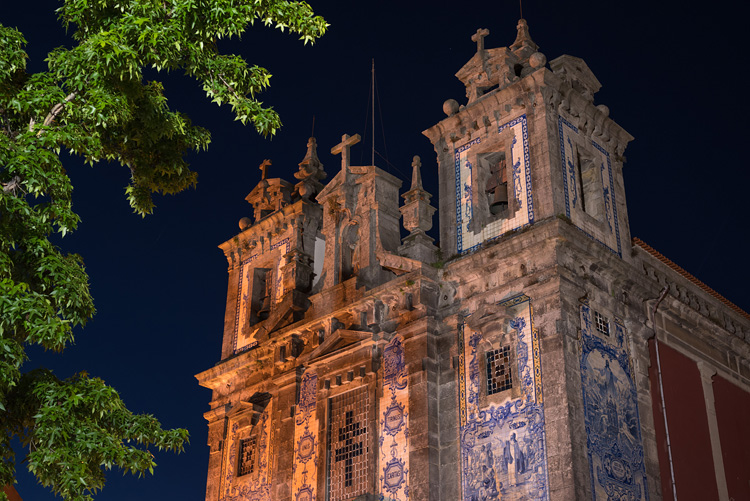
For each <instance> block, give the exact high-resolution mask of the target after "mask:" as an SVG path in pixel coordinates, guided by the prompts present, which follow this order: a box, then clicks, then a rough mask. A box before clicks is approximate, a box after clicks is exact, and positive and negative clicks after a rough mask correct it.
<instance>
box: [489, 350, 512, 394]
mask: <svg viewBox="0 0 750 501" xmlns="http://www.w3.org/2000/svg"><path fill="white" fill-rule="evenodd" d="M512 387H513V378H512V376H511V372H510V346H503V347H502V348H499V349H497V350H492V351H488V352H487V395H494V394H495V393H500V392H501V391H505V390H510V389H511V388H512Z"/></svg>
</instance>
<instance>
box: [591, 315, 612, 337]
mask: <svg viewBox="0 0 750 501" xmlns="http://www.w3.org/2000/svg"><path fill="white" fill-rule="evenodd" d="M594 324H595V325H596V330H597V331H599V332H601V333H602V334H604V335H605V336H609V320H608V319H607V317H605V316H604V315H602V314H601V313H599V312H598V311H594Z"/></svg>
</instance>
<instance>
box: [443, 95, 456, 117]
mask: <svg viewBox="0 0 750 501" xmlns="http://www.w3.org/2000/svg"><path fill="white" fill-rule="evenodd" d="M443 112H444V113H445V114H446V115H448V116H451V115H455V114H456V113H458V101H456V100H455V99H448V100H447V101H446V102H444V103H443Z"/></svg>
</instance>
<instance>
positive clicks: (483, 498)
mask: <svg viewBox="0 0 750 501" xmlns="http://www.w3.org/2000/svg"><path fill="white" fill-rule="evenodd" d="M497 306H498V307H499V308H505V309H506V312H508V314H509V315H510V318H511V320H510V321H509V325H508V328H509V329H510V330H512V331H514V333H515V337H516V341H517V342H516V346H515V347H514V348H515V350H516V351H515V355H516V356H515V360H516V366H515V367H514V370H516V371H517V374H518V378H517V379H518V384H520V387H521V388H520V389H521V393H520V396H519V397H513V396H512V394H511V392H507V395H508V396H507V398H505V399H504V400H502V401H499V402H497V403H492V404H488V405H486V406H482V405H481V404H480V391H481V380H480V378H481V377H482V374H483V369H484V367H483V366H481V362H480V360H481V358H482V355H481V352H480V351H479V346H480V343H481V344H482V345H483V346H486V343H482V335H481V334H480V333H478V332H473V331H471V330H470V329H469V328H468V326H466V324H465V323H462V324H460V325H459V350H460V352H459V371H460V374H461V377H460V379H459V392H460V406H459V407H460V413H461V415H460V423H461V424H460V432H459V433H460V437H459V440H460V448H461V488H462V492H463V494H462V499H463V500H464V501H488V500H500V499H502V500H504V501H511V500H512V501H531V500H547V499H549V487H548V478H547V457H546V450H545V447H546V445H545V434H544V408H543V400H542V383H541V369H540V358H539V339H538V332H536V330H535V329H534V328H533V318H532V315H533V314H532V309H531V303H530V300H529V298H528V297H527V296H525V295H520V296H515V297H512V298H510V299H506V300H503V301H501V302H499V303H498V304H497Z"/></svg>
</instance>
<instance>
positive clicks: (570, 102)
mask: <svg viewBox="0 0 750 501" xmlns="http://www.w3.org/2000/svg"><path fill="white" fill-rule="evenodd" d="M488 36H489V30H486V29H480V30H477V32H476V33H475V34H474V35H473V36H472V41H474V42H476V44H477V52H476V53H475V54H474V56H473V57H472V58H471V59H470V60H469V61H468V62H467V63H466V64H465V65H464V66H463V67H462V68H461V69H460V70H459V71H458V73H456V77H458V79H459V80H461V82H463V84H464V85H465V86H466V104H463V105H460V104H459V103H458V102H457V101H456V100H454V99H448V100H447V101H445V103H444V104H443V111H444V112H445V114H446V115H447V118H445V119H443V120H442V121H441V122H439V123H438V124H436V125H434V126H433V127H431V128H429V129H427V130H426V131H424V134H425V135H426V136H427V137H428V138H429V139H430V141H431V142H432V144H433V145H434V147H435V151H436V153H437V157H438V164H439V167H438V173H439V179H440V209H439V211H440V212H439V220H440V243H441V249H442V251H443V255H445V256H451V255H454V254H462V253H465V252H467V251H470V250H473V249H476V248H477V247H478V246H480V245H482V244H483V243H484V242H487V241H489V240H493V239H496V238H499V237H501V236H503V235H506V234H508V233H509V232H512V231H515V230H519V229H521V228H524V227H525V226H528V225H531V224H533V223H534V222H536V221H539V220H542V219H546V218H550V217H555V216H559V217H564V218H566V219H568V220H570V221H571V222H572V223H573V224H574V225H575V226H577V227H578V228H579V229H580V230H582V231H583V232H584V233H586V234H587V235H588V236H589V237H591V238H593V239H594V240H597V241H599V242H601V243H603V244H604V245H606V246H607V247H608V248H609V249H610V250H611V251H612V252H614V253H615V254H617V255H618V256H621V257H623V252H622V249H623V242H626V243H627V242H629V241H630V231H629V228H628V221H627V209H626V205H625V192H624V188H623V182H622V163H623V159H624V157H623V152H624V150H625V147H626V145H627V143H628V142H629V141H630V140H632V136H630V134H628V133H627V132H626V131H625V130H624V129H622V128H621V127H620V126H619V125H617V124H616V123H615V122H614V121H613V120H612V119H610V118H609V110H608V108H607V107H606V106H604V105H598V106H595V105H594V104H593V101H594V94H595V93H596V91H598V90H599V88H600V87H601V84H600V83H599V82H598V80H597V79H596V77H595V76H594V74H593V73H592V72H591V70H590V69H589V68H588V66H586V63H585V62H583V60H581V59H579V58H576V57H572V56H567V55H564V56H561V57H558V58H557V59H555V60H553V61H551V62H550V63H549V65H547V58H546V56H545V55H544V54H542V53H541V52H539V47H538V46H537V44H536V43H534V41H533V40H532V39H531V36H530V34H529V27H528V25H527V23H526V21H525V20H524V19H521V20H520V21H519V22H518V25H517V36H516V39H515V41H514V42H513V43H512V44H511V45H510V46H509V47H500V48H494V49H488V48H486V47H485V39H486V37H488Z"/></svg>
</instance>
